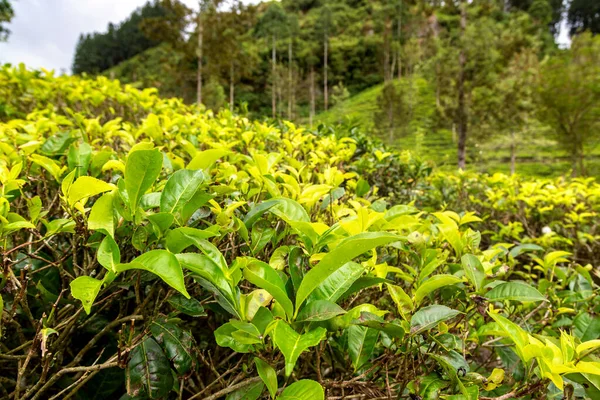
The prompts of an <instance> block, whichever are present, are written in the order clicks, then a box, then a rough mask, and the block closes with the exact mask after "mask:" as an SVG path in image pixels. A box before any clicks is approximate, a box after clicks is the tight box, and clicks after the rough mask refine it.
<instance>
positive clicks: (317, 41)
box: [73, 0, 600, 175]
mask: <svg viewBox="0 0 600 400" xmlns="http://www.w3.org/2000/svg"><path fill="white" fill-rule="evenodd" d="M599 7H600V4H598V2H597V1H594V0H574V1H572V2H569V3H563V2H562V1H560V0H552V1H548V0H534V1H532V0H506V1H504V0H503V1H495V0H489V1H488V0H486V1H472V2H466V1H465V2H460V1H455V2H452V1H451V2H440V1H437V0H435V1H415V0H371V1H365V0H328V1H323V0H310V1H307V0H301V1H286V0H284V1H281V2H277V1H274V2H261V3H259V4H256V5H247V4H244V3H242V2H240V1H233V2H230V1H227V2H226V1H215V0H205V1H202V5H201V8H200V11H194V10H191V9H189V8H187V7H186V6H185V5H184V4H183V3H181V2H179V1H178V0H165V1H160V2H158V1H156V2H154V3H149V4H147V5H146V6H145V7H143V8H141V9H140V10H137V11H136V12H135V13H134V14H132V16H131V17H130V18H129V19H128V20H126V21H124V22H123V23H121V24H120V25H118V26H112V25H111V26H109V29H108V32H106V33H104V34H94V35H91V36H90V35H87V36H84V35H82V37H81V38H80V41H79V44H78V47H77V51H76V54H75V59H74V63H73V72H74V73H84V72H85V73H89V74H94V73H98V72H101V73H103V74H104V75H106V76H108V77H111V78H116V79H119V80H121V81H122V82H125V83H136V84H137V85H138V87H157V88H159V92H160V93H162V94H163V95H165V96H176V97H180V98H183V99H184V100H186V102H189V103H191V102H194V101H198V102H201V103H203V104H205V105H206V106H207V107H208V108H211V109H213V110H217V109H219V108H220V107H223V106H225V105H226V104H229V107H230V109H236V110H238V111H244V112H248V115H249V116H251V117H253V118H264V117H271V118H285V119H287V120H291V121H296V122H301V123H306V124H307V125H309V126H317V125H318V124H320V123H326V124H328V125H336V124H341V125H344V126H345V129H351V128H353V127H356V128H357V129H360V130H363V131H366V132H369V133H371V134H373V135H376V136H378V137H379V138H381V139H383V140H384V141H385V142H386V143H388V144H390V145H392V146H394V147H396V148H400V149H409V150H412V151H414V152H418V153H423V154H428V158H429V159H431V160H432V161H435V162H436V163H437V164H438V165H448V166H450V167H455V166H456V165H457V164H458V166H459V167H460V168H465V167H466V166H467V164H470V167H471V168H473V169H475V170H479V171H482V172H495V171H502V172H506V173H509V172H514V171H516V170H517V169H518V168H519V167H520V168H519V172H521V173H523V174H527V175H558V174H562V173H568V172H569V171H571V173H572V174H574V175H586V174H588V173H589V174H591V175H598V174H599V173H600V169H599V168H600V163H599V157H600V148H599V147H598V143H599V140H600V136H599V134H598V132H600V129H599V128H598V126H599V125H598V121H599V118H600V117H599V115H600V106H599V104H600V102H599V99H600V97H599V96H600V94H599V93H600V78H599V77H600V72H599V70H600V60H599V58H598V54H599V53H600V50H599V49H600V44H599V40H600V39H598V38H596V37H595V36H594V34H596V33H598V32H600V22H599V21H600V16H599V15H600V10H599ZM561 23H562V26H563V28H562V29H563V30H567V29H568V30H569V34H570V40H571V41H572V45H571V46H570V47H569V48H567V49H561V48H559V47H558V45H557V43H556V40H555V39H556V38H557V36H558V35H559V31H560V29H561ZM136 29H137V31H136ZM133 31H136V33H135V34H133V33H132V32H133ZM142 38H145V39H142ZM107 43H108V44H107ZM157 43H160V45H158V46H157ZM199 44H200V45H199ZM115 49H119V51H115ZM124 54H127V56H125V55H124ZM133 54H136V56H135V57H133V58H131V61H129V62H128V61H125V62H122V61H123V59H124V58H129V57H131V56H132V55H133ZM97 60H102V61H101V62H98V61H97ZM365 103H366V104H365ZM588 170H589V171H588Z"/></svg>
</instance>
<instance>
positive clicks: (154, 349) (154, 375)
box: [127, 337, 173, 399]
mask: <svg viewBox="0 0 600 400" xmlns="http://www.w3.org/2000/svg"><path fill="white" fill-rule="evenodd" d="M172 387H173V375H172V374H171V365H170V364H169V359H168V358H167V357H166V356H165V354H164V353H163V351H162V349H161V348H160V346H159V345H158V343H156V341H155V340H154V339H152V338H151V337H147V338H146V339H145V340H144V341H143V342H141V343H140V344H138V345H137V346H136V347H135V348H134V349H133V350H132V351H131V354H130V359H129V363H128V364H127V393H128V394H129V395H130V396H140V395H146V396H147V397H148V398H150V399H161V398H164V397H166V396H167V395H168V394H169V392H170V391H171V388H172Z"/></svg>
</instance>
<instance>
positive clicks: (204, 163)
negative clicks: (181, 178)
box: [186, 149, 232, 170]
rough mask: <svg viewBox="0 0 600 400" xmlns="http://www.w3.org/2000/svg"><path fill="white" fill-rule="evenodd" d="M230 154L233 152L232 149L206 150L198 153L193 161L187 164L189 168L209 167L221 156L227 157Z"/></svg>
mask: <svg viewBox="0 0 600 400" xmlns="http://www.w3.org/2000/svg"><path fill="white" fill-rule="evenodd" d="M228 154H232V153H231V151H229V150H226V149H209V150H204V151H201V152H199V153H198V154H196V156H194V158H192V161H190V163H189V164H188V165H187V167H186V168H187V169H189V170H202V169H207V168H208V167H210V166H211V165H212V164H214V163H215V162H216V161H217V160H218V159H219V158H222V157H225V156H226V155H228Z"/></svg>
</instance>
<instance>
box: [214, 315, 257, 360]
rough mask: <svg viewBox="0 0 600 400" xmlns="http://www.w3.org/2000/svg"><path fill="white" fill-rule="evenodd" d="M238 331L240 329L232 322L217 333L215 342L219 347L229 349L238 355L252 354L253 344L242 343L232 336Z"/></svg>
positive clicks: (224, 325) (220, 328) (221, 327)
mask: <svg viewBox="0 0 600 400" xmlns="http://www.w3.org/2000/svg"><path fill="white" fill-rule="evenodd" d="M237 331H238V328H236V327H235V326H233V324H232V323H231V322H227V323H226V324H223V325H221V326H220V327H218V328H217V330H216V331H215V341H216V342H217V344H218V345H219V346H221V347H229V348H230V349H232V350H234V351H236V352H238V353H250V352H251V351H252V350H253V349H254V347H252V345H251V344H247V343H242V342H240V341H239V340H236V339H235V338H234V337H233V336H232V335H233V333H234V332H237Z"/></svg>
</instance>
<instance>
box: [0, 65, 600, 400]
mask: <svg viewBox="0 0 600 400" xmlns="http://www.w3.org/2000/svg"><path fill="white" fill-rule="evenodd" d="M0 72H1V73H0V76H1V77H2V78H0V79H7V77H10V79H11V82H12V83H13V86H14V87H17V88H19V89H18V90H17V89H14V88H13V89H11V88H9V89H8V91H9V93H26V92H28V90H30V92H29V93H34V95H33V97H32V98H31V99H30V100H31V101H30V102H28V103H26V106H23V107H24V108H23V110H22V111H19V112H21V113H27V112H30V111H31V112H30V113H29V114H26V116H24V118H23V119H19V118H13V119H10V120H7V122H4V123H1V124H0V150H1V152H2V154H1V155H0V160H1V162H0V164H1V166H0V182H1V183H2V193H1V194H2V198H1V200H0V203H1V207H0V215H1V217H2V218H1V219H0V223H1V230H0V235H1V237H0V238H1V239H2V241H1V244H2V250H3V269H2V281H1V283H0V288H1V290H0V295H1V299H2V301H1V302H0V310H1V312H2V319H1V326H0V330H1V335H2V336H1V338H2V339H1V341H0V372H1V373H0V376H1V378H0V390H1V391H2V395H3V396H5V397H6V398H13V399H63V398H65V399H66V398H82V399H91V398H93V399H111V398H119V397H121V398H124V399H126V398H137V399H147V398H151V399H167V398H186V399H224V398H225V399H232V400H233V399H267V398H271V399H280V400H286V399H288V400H289V399H302V400H304V399H306V400H316V399H324V398H328V399H342V398H348V399H351V398H369V399H373V398H381V399H388V398H413V399H415V398H421V399H436V398H445V399H471V398H472V399H477V398H480V399H491V398H498V399H509V398H560V397H561V396H564V397H567V398H597V396H599V395H600V391H599V390H600V361H599V360H598V356H597V350H598V348H599V347H600V319H599V318H598V317H597V313H598V310H599V309H600V304H599V300H598V296H597V293H598V290H597V289H598V288H597V284H596V283H595V281H594V266H593V264H592V263H593V259H591V258H590V259H589V261H588V260H587V259H585V258H583V257H584V256H582V255H581V254H583V253H577V254H575V255H574V254H573V253H572V251H571V252H568V251H565V250H564V247H565V246H575V245H577V246H584V245H583V244H582V243H587V244H588V245H589V246H592V247H591V251H592V253H590V254H595V253H593V252H594V251H595V250H594V249H595V247H594V246H597V231H596V229H597V227H596V225H595V223H596V222H595V219H594V217H595V213H596V211H597V210H598V204H599V203H598V197H597V191H598V188H597V184H595V183H594V182H593V181H591V180H590V181H572V182H567V183H564V185H555V186H554V187H550V185H549V184H548V183H544V185H545V186H542V188H545V190H548V191H551V192H552V193H556V195H555V196H553V198H552V199H549V198H548V197H549V196H548V193H545V195H544V194H543V195H540V196H536V193H537V192H536V190H538V189H539V186H536V185H540V183H537V182H529V181H527V182H526V181H523V182H519V186H516V187H518V188H519V190H525V188H531V192H530V196H529V197H527V196H524V195H520V194H515V195H514V196H515V197H514V199H512V198H511V197H509V196H506V198H507V200H506V201H502V200H501V198H499V197H498V198H494V196H495V193H509V192H510V191H511V190H515V185H513V183H512V182H511V181H510V179H513V178H508V177H504V176H495V177H486V176H476V175H468V176H465V175H458V176H455V175H439V173H438V174H434V175H433V176H431V177H429V176H428V171H425V170H423V169H420V168H424V167H423V165H422V164H420V162H419V161H418V160H415V159H413V158H412V157H411V156H409V155H408V154H405V155H401V154H400V155H399V154H396V153H393V152H390V151H388V149H385V148H383V147H381V148H377V146H378V145H377V144H376V143H367V145H368V146H369V147H371V149H370V150H369V152H370V153H369V154H367V153H363V154H362V155H361V154H360V148H361V146H363V144H361V143H360V142H359V141H357V140H356V139H355V138H352V137H343V136H344V135H343V134H336V133H335V132H327V131H323V130H322V131H320V132H309V131H306V130H304V129H303V128H301V127H296V126H294V125H293V124H291V123H284V124H282V125H281V126H274V125H271V124H269V123H261V122H257V121H250V120H248V119H246V118H244V117H241V116H236V115H233V114H231V113H230V112H229V111H222V112H220V113H218V114H217V115H214V114H212V113H210V112H207V113H204V112H198V111H197V110H195V109H193V108H190V107H187V106H185V105H183V104H181V103H180V102H179V101H177V100H160V99H159V98H157V97H156V96H155V95H154V94H152V93H150V92H137V91H135V90H134V89H131V88H124V89H122V90H123V92H124V93H125V94H124V95H123V96H119V92H118V90H117V89H115V87H117V86H118V84H116V83H114V82H110V83H107V84H104V82H109V81H105V80H103V79H100V80H98V81H87V80H80V79H77V78H65V77H61V78H55V77H53V76H50V75H47V74H44V73H33V72H28V71H26V70H21V69H12V68H7V67H5V68H3V69H2V70H0ZM115 85H117V86H115ZM29 87H31V89H27V88H29ZM41 88H44V89H41ZM11 91H13V92H11ZM82 92H83V93H85V95H82V94H81V93H82ZM17 95H19V94H17ZM36 96H39V98H38V97H36ZM57 96H61V97H64V98H69V99H71V100H70V102H69V103H61V104H60V105H58V104H55V103H54V102H55V101H56V100H55V99H56V98H57ZM111 96H116V97H115V98H116V99H118V100H116V101H117V102H122V107H123V108H122V109H120V110H118V109H113V110H111V109H110V107H111V106H109V105H108V104H110V102H111V101H113V100H108V99H109V98H112V97H111ZM48 98H50V99H52V100H51V101H49V102H48V101H47V99H48ZM94 98H102V99H103V100H102V101H100V102H99V103H97V104H95V103H94V102H93V100H91V99H94ZM90 102H91V103H90ZM15 104H16V105H15V107H16V108H15V109H17V108H18V107H21V106H22V105H21V104H22V101H21V100H19V101H17V102H16V103H15ZM100 110H103V111H100ZM132 110H135V111H132ZM97 113H101V115H97ZM132 113H133V114H132ZM134 114H135V115H134ZM20 116H21V115H19V117H20ZM111 116H112V117H114V118H111ZM364 140H367V139H364ZM357 149H358V150H359V151H358V152H357ZM372 157H375V158H376V159H377V161H369V160H372ZM388 157H391V158H393V159H394V163H395V165H399V166H401V168H399V170H398V171H400V170H401V171H404V172H402V174H405V173H406V171H413V172H415V173H416V174H415V175H414V176H413V177H412V178H411V179H413V180H414V182H406V186H404V184H400V185H398V186H397V187H398V188H401V187H405V189H403V190H405V192H404V193H405V195H406V196H408V198H409V199H413V200H414V201H412V202H405V203H404V204H403V203H399V202H398V201H399V197H398V196H395V195H392V193H399V192H395V191H388V192H386V191H385V190H386V188H380V187H378V185H381V184H382V182H383V184H385V182H386V180H381V179H380V177H379V178H378V176H377V173H375V172H374V171H378V170H382V169H383V168H384V166H385V160H386V159H387V158H388ZM369 162H373V165H372V166H369V165H368V163H369ZM418 171H421V172H418ZM390 173H391V174H394V173H396V171H395V170H394V171H390ZM411 173H412V172H411ZM391 176H394V175H391ZM386 179H388V180H389V181H391V180H393V179H392V178H386ZM466 179H468V180H469V184H468V185H462V184H458V183H455V182H456V181H461V180H462V181H465V180H466ZM442 180H446V181H448V182H454V183H452V184H449V185H448V187H449V188H452V189H453V190H458V191H459V192H460V191H463V190H464V191H469V190H471V188H473V187H476V186H478V187H479V186H480V187H493V188H496V189H498V192H494V191H493V190H486V191H484V192H482V193H480V194H479V195H478V196H479V197H478V196H477V195H476V194H472V195H471V196H470V197H465V195H463V194H461V195H459V196H458V197H449V198H448V199H443V198H441V197H440V196H442V195H444V192H443V191H442V189H443V188H440V190H439V191H435V190H431V191H425V190H424V189H425V188H427V187H431V188H433V187H434V186H435V185H438V184H439V182H440V181H442ZM438 187H439V186H438ZM575 188H577V189H575ZM574 190H577V192H575V193H574V192H573V191H574ZM381 193H385V194H386V196H380V194H381ZM482 196H486V200H485V202H484V201H482V200H480V199H481V198H482ZM511 199H512V200H511ZM527 201H529V203H528V206H523V203H526V202H527ZM544 201H545V202H556V201H559V202H561V203H560V204H561V205H560V206H555V207H559V208H560V209H561V211H564V212H561V213H560V214H559V215H558V216H557V217H553V218H555V219H540V218H539V215H544V211H541V210H539V209H537V208H536V207H538V206H539V204H541V203H542V202H544ZM447 205H450V206H449V207H446V206H447ZM463 206H464V207H467V206H469V208H464V207H463ZM435 208H438V209H435ZM451 210H454V211H451ZM534 210H537V212H539V213H541V214H536V213H535V212H534ZM584 210H585V211H584ZM473 211H475V212H473ZM512 216H514V218H515V219H514V220H512V219H510V218H511V217H512ZM567 220H568V221H571V223H572V224H573V225H572V226H563V228H564V229H562V230H560V233H559V234H557V235H560V237H561V238H565V239H567V240H571V243H568V242H563V241H561V240H558V239H552V240H548V239H547V238H548V237H550V236H548V235H543V234H542V235H538V234H534V233H531V234H530V233H529V231H527V229H528V227H529V228H531V227H536V228H535V229H537V227H538V226H539V225H541V224H544V225H543V226H546V224H549V226H550V229H552V230H553V232H555V231H557V230H558V228H557V227H556V226H555V225H556V224H558V223H557V222H554V223H553V222H552V221H567ZM549 221H550V222H549ZM512 222H520V223H521V224H522V225H523V230H518V229H513V228H510V229H504V227H505V226H508V224H510V223H512ZM560 223H562V222H560ZM482 227H484V228H485V229H486V231H484V232H482V233H480V232H479V231H478V230H477V229H478V228H482ZM488 227H491V228H490V229H489V231H487V228H488ZM540 229H541V228H540ZM532 232H533V231H532ZM586 235H587V236H586ZM595 235H596V236H595ZM581 238H584V239H585V241H583V242H582V241H581ZM584 247H585V246H584ZM579 248H580V247H577V249H579ZM578 251H579V250H578ZM590 257H591V256H590ZM582 260H586V261H588V262H582Z"/></svg>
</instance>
